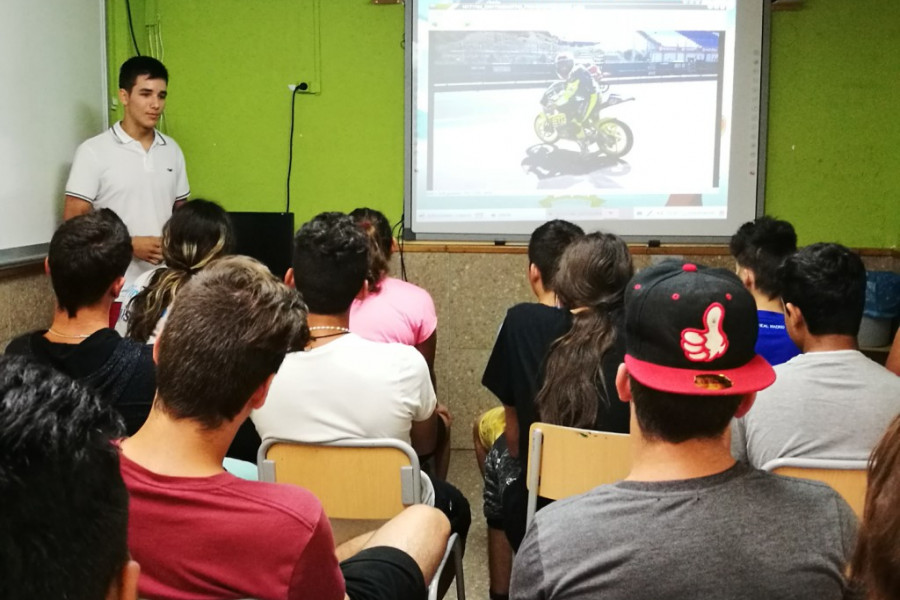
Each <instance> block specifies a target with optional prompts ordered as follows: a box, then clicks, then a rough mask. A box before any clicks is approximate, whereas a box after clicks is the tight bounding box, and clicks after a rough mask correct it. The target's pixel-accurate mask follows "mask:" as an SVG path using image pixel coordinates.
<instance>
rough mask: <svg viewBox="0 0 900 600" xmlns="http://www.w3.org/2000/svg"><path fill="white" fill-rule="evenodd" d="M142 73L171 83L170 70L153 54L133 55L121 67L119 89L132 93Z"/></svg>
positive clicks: (149, 77)
mask: <svg viewBox="0 0 900 600" xmlns="http://www.w3.org/2000/svg"><path fill="white" fill-rule="evenodd" d="M141 75H146V76H147V79H162V80H164V81H165V82H166V83H169V72H168V71H167V70H166V67H165V65H163V64H162V63H161V62H159V61H158V60H156V59H155V58H153V57H152V56H132V57H131V58H129V59H128V60H126V61H125V62H123V63H122V66H121V67H119V89H120V90H125V91H126V92H128V93H131V88H133V87H134V84H135V82H137V78H138V77H140V76H141Z"/></svg>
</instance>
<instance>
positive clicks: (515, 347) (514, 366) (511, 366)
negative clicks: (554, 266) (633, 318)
mask: <svg viewBox="0 0 900 600" xmlns="http://www.w3.org/2000/svg"><path fill="white" fill-rule="evenodd" d="M571 327H572V313H570V312H569V311H567V310H563V309H561V308H555V307H553V306H547V305H545V304H537V303H534V302H526V303H522V304H517V305H515V306H513V307H512V308H510V309H509V310H508V311H506V318H504V319H503V324H502V325H500V331H499V332H497V340H496V341H495V342H494V349H493V350H492V351H491V356H490V358H488V363H487V366H485V368H484V375H483V376H482V377H481V385H483V386H484V387H486V388H487V389H489V390H490V391H491V392H492V393H493V394H494V395H495V396H497V398H498V399H499V400H500V402H502V403H503V404H504V405H505V406H509V407H512V408H515V410H516V417H517V418H518V421H519V428H520V431H521V432H522V435H520V436H519V456H520V457H523V459H524V457H526V456H528V433H527V432H528V428H529V427H531V424H532V423H534V422H535V420H536V411H535V408H534V399H535V397H536V396H537V393H538V391H539V390H540V389H541V384H542V383H543V368H544V362H545V361H546V359H547V354H548V353H549V351H550V346H551V345H552V344H553V342H554V341H555V340H556V339H557V338H559V337H561V336H563V335H565V333H566V332H567V331H569V329H570V328H571Z"/></svg>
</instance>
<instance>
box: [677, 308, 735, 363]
mask: <svg viewBox="0 0 900 600" xmlns="http://www.w3.org/2000/svg"><path fill="white" fill-rule="evenodd" d="M724 320H725V307H724V306H722V305H721V304H719V303H718V302H713V303H712V304H710V305H709V307H707V309H706V312H705V313H703V325H704V328H703V329H693V328H688V329H685V330H684V331H682V332H681V349H682V350H684V355H685V356H686V357H687V358H688V360H692V361H694V362H710V361H713V360H715V359H717V358H719V357H720V356H722V355H724V354H725V351H726V350H727V349H728V338H727V337H726V336H725V331H724V330H723V329H722V322H723V321H724Z"/></svg>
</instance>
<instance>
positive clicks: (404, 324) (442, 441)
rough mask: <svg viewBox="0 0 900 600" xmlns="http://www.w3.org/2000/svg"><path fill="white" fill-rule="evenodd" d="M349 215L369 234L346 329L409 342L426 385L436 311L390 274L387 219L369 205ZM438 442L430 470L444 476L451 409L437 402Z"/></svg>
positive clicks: (422, 294)
mask: <svg viewBox="0 0 900 600" xmlns="http://www.w3.org/2000/svg"><path fill="white" fill-rule="evenodd" d="M350 217H351V218H352V219H353V220H354V221H355V222H356V224H357V225H358V226H359V227H360V228H361V229H362V230H363V231H364V232H365V233H366V235H367V236H368V237H369V268H368V271H367V273H366V281H367V283H368V289H367V291H366V293H365V294H363V295H361V296H358V297H357V298H355V299H354V300H353V304H351V305H350V331H352V332H353V333H355V334H357V335H359V336H361V337H364V338H366V339H367V340H372V341H373V342H397V343H400V344H406V345H407V346H414V347H415V349H416V350H418V351H419V352H420V353H421V354H422V357H423V358H424V359H425V362H426V363H427V364H428V373H429V374H430V375H431V385H432V386H436V385H437V379H436V378H435V375H434V355H435V351H436V349H437V314H436V313H435V310H434V301H433V300H432V299H431V295H430V294H429V293H428V292H427V291H425V290H424V289H422V288H420V287H419V286H417V285H413V284H412V283H409V282H407V281H403V280H402V279H396V278H394V277H390V275H389V262H390V260H391V254H393V253H394V250H395V249H396V248H397V240H395V239H394V237H393V235H392V234H391V224H390V223H389V222H388V220H387V217H385V216H384V215H383V214H382V213H380V212H379V211H377V210H373V209H371V208H357V209H356V210H354V211H353V212H351V213H350ZM437 413H438V417H439V419H438V440H437V443H436V444H435V452H434V455H433V456H434V463H435V468H434V469H433V471H434V474H435V475H436V476H437V478H438V479H447V470H448V469H449V467H450V422H451V420H452V419H451V417H450V411H449V410H448V409H447V407H446V406H444V405H442V404H438V406H437Z"/></svg>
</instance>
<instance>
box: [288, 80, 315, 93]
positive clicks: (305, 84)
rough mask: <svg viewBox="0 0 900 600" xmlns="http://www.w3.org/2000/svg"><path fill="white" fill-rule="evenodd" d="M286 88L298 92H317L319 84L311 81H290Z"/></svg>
mask: <svg viewBox="0 0 900 600" xmlns="http://www.w3.org/2000/svg"><path fill="white" fill-rule="evenodd" d="M288 89H289V90H290V91H292V92H293V91H295V90H296V92H297V93H298V94H318V93H319V86H318V84H316V83H315V82H312V81H301V82H299V83H291V84H288Z"/></svg>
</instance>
